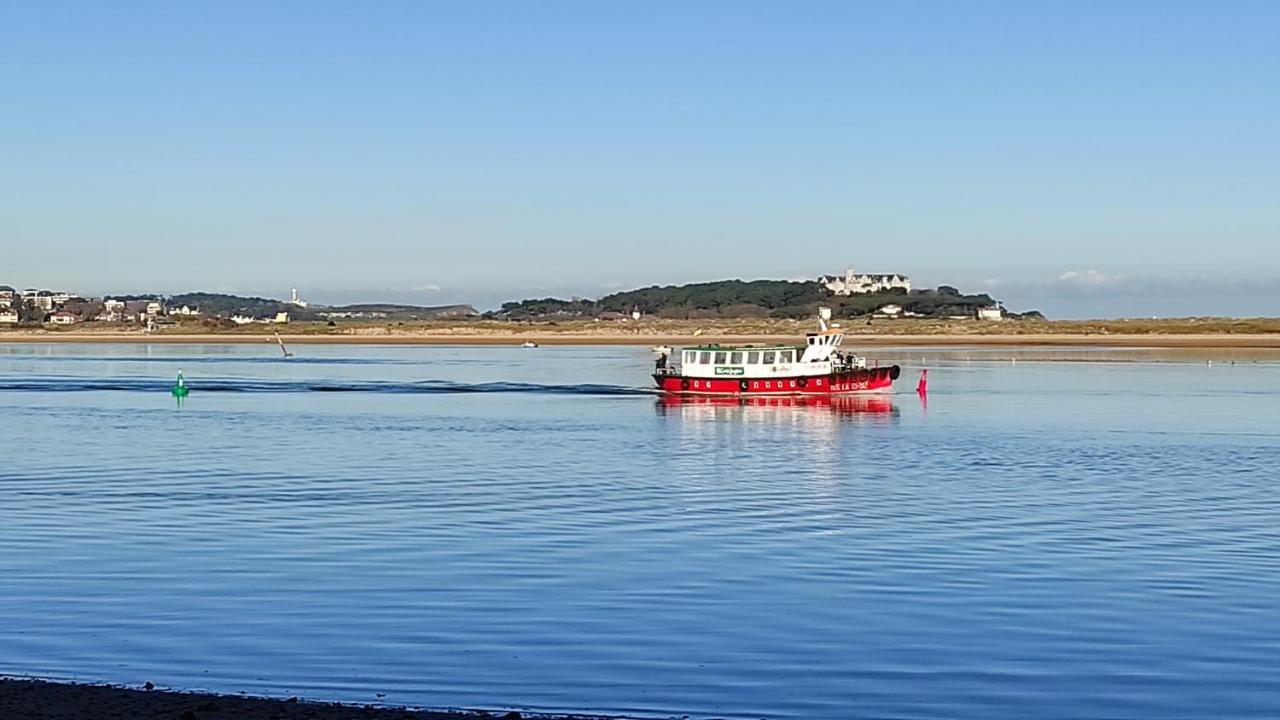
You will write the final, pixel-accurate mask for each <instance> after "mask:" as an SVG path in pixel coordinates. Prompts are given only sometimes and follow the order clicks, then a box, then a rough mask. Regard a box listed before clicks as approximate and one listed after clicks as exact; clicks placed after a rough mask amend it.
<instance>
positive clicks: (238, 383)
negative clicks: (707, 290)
mask: <svg viewBox="0 0 1280 720" xmlns="http://www.w3.org/2000/svg"><path fill="white" fill-rule="evenodd" d="M172 385H173V381H172V380H161V379H155V380H152V379H148V378H65V377H62V378H52V377H40V378H0V392H48V393H74V392H154V393H168V392H169V391H170V389H171V387H172ZM187 387H189V388H190V390H191V394H192V395H195V394H198V393H385V394H401V395H461V394H468V393H470V394H478V393H526V394H535V395H539V394H540V395H596V396H627V395H636V396H653V395H654V394H655V393H656V391H655V390H650V389H646V388H636V387H625V386H621V385H600V384H590V383H586V384H578V385H543V384H538V383H516V382H491V383H459V382H451V381H448V380H422V381H418V382H384V381H362V380H287V381H285V380H261V379H239V378H211V379H204V380H188V381H187Z"/></svg>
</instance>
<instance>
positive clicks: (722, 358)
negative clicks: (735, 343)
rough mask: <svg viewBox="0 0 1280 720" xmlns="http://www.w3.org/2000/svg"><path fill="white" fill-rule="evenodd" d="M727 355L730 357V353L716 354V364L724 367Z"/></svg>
mask: <svg viewBox="0 0 1280 720" xmlns="http://www.w3.org/2000/svg"><path fill="white" fill-rule="evenodd" d="M726 355H728V353H722V352H718V353H716V364H717V365H723V364H724V361H725V356H726Z"/></svg>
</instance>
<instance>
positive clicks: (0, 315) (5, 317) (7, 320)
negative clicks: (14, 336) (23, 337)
mask: <svg viewBox="0 0 1280 720" xmlns="http://www.w3.org/2000/svg"><path fill="white" fill-rule="evenodd" d="M17 324H18V311H17V310H13V309H11V308H2V309H0V325H17Z"/></svg>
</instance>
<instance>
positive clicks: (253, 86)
mask: <svg viewBox="0 0 1280 720" xmlns="http://www.w3.org/2000/svg"><path fill="white" fill-rule="evenodd" d="M1276 38H1280V3H1276V2H1245V1H1232V0H1225V1H1223V2H1215V3H1209V2H1194V3H1193V2H1178V1H1176V0H1166V1H1163V2H1139V1H1137V0H1134V1H1124V0H1111V1H1109V2H1087V1H1081V0H1075V1H1072V2H1060V3H1055V2H1034V3H1028V2H977V1H975V2H968V3H957V2H942V1H938V2H911V1H909V0H908V1H902V2H890V3H886V2H874V3H872V2H853V1H852V0H849V1H844V2H817V1H813V2H794V3H784V2H742V1H739V2H712V1H710V0H703V1H700V2H666V1H662V0H658V1H650V2H605V3H602V2H557V1H555V0H546V1H542V2H536V3H533V2H514V1H512V2H488V1H485V0H468V1H467V2H421V1H414V2H393V1H390V0H386V1H382V2H376V3H353V2H324V1H322V0H308V1H306V2H284V1H277V2H268V3H263V2H235V1H232V0H225V1H221V2H184V3H164V2H129V1H127V0H125V1H122V2H115V3H101V2H83V3H77V2H58V1H56V0H54V1H51V2H25V3H24V2H16V1H14V0H0V283H8V284H13V285H16V286H20V287H28V286H38V287H52V288H58V289H67V290H72V291H78V292H82V293H95V294H100V293H105V292H130V291H138V292H141V291H160V292H179V291H189V290H205V291H222V292H238V293H256V294H268V295H272V296H276V297H282V296H286V295H287V294H288V291H289V288H291V287H297V288H299V289H300V290H301V291H302V295H303V297H304V298H307V299H310V300H317V301H323V302H344V301H366V300H388V301H400V302H415V303H420V304H443V303H452V302H469V303H473V304H475V305H477V306H478V307H492V306H494V305H495V304H497V303H499V302H501V301H504V300H511V299H520V298H524V297H541V296H547V295H560V296H567V295H570V294H577V295H582V296H587V297H591V296H597V295H599V294H602V293H607V292H612V291H615V290H620V289H630V288H634V287H642V286H648V285H654V284H673V283H685V282H696V281H705V280H718V279H726V278H743V279H754V278H786V279H798V278H812V277H815V276H817V275H819V274H827V273H836V272H842V271H843V269H844V268H845V267H847V266H851V267H854V268H857V269H859V270H863V271H868V272H900V273H906V274H909V275H911V277H912V279H913V282H914V283H915V284H916V285H917V286H934V285H938V284H950V285H955V286H958V287H960V288H961V289H964V290H972V291H987V292H990V293H991V294H993V295H994V296H996V297H998V298H1000V299H1002V300H1004V301H1005V302H1006V304H1007V305H1008V306H1009V307H1010V309H1013V310H1027V309H1032V308H1036V309H1041V310H1043V311H1045V312H1046V313H1048V314H1049V315H1050V316H1056V317H1101V316H1135V315H1139V316H1148V315H1188V314H1192V315H1210V314H1215V315H1216V314H1238V315H1280V42H1278V41H1277V40H1276Z"/></svg>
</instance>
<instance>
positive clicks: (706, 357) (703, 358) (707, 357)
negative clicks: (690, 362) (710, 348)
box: [698, 352, 711, 365]
mask: <svg viewBox="0 0 1280 720" xmlns="http://www.w3.org/2000/svg"><path fill="white" fill-rule="evenodd" d="M698 362H699V363H701V364H703V365H709V364H710V363H711V353H709V352H704V353H702V354H701V355H699V356H698Z"/></svg>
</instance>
